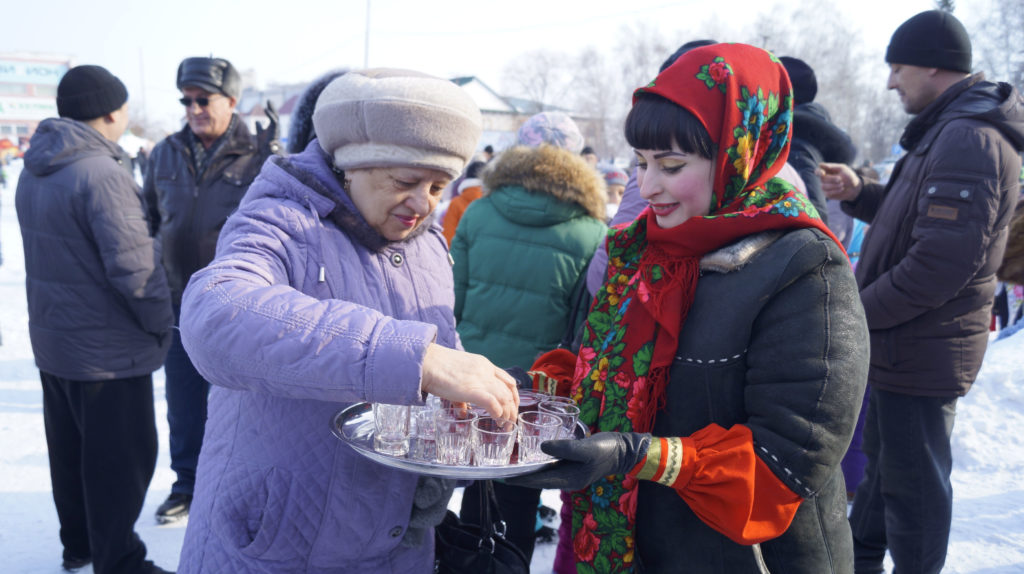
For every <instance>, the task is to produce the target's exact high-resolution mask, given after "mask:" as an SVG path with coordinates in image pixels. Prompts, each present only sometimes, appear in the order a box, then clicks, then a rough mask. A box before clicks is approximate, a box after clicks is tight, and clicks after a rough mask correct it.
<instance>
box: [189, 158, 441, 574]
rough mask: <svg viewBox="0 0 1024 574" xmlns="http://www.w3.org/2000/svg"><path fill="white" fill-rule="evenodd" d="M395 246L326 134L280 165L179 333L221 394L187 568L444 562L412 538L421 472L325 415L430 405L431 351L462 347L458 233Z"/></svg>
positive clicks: (193, 287) (230, 233)
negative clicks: (337, 430) (354, 190)
mask: <svg viewBox="0 0 1024 574" xmlns="http://www.w3.org/2000/svg"><path fill="white" fill-rule="evenodd" d="M423 225H424V227H422V228H421V229H422V232H418V233H416V234H414V235H413V236H411V237H410V238H408V239H406V240H405V241H402V242H398V243H387V242H386V241H384V240H383V238H381V237H380V236H379V235H378V234H376V232H374V231H373V230H372V229H371V228H370V227H369V226H368V225H367V223H366V222H365V221H364V220H363V219H362V217H361V216H359V214H358V212H357V211H356V208H355V206H354V205H353V204H352V202H351V200H350V199H349V198H348V196H347V195H346V194H345V192H344V191H343V190H342V188H341V186H340V184H339V181H338V178H337V177H336V176H335V174H334V173H333V172H332V171H331V168H330V166H329V164H328V161H327V157H326V155H325V154H324V153H323V152H322V151H321V149H320V147H319V143H318V142H317V141H314V142H313V143H311V144H310V145H309V147H307V148H306V151H304V152H302V153H300V154H297V155H294V156H291V157H289V158H287V159H284V158H274V159H273V160H272V161H268V162H267V163H266V164H265V165H264V166H263V169H262V171H261V173H260V175H259V176H258V177H257V178H256V180H255V181H254V182H253V184H252V186H251V187H250V188H249V191H248V192H247V193H246V195H245V197H244V198H243V200H242V202H241V204H240V205H239V208H238V211H237V212H236V213H235V214H233V215H232V216H231V217H230V218H229V219H228V221H227V223H226V224H225V226H224V229H223V230H222V232H221V235H220V240H219V242H218V246H217V256H216V258H215V259H214V261H213V262H212V263H211V264H210V265H208V266H207V267H205V268H204V269H201V270H199V271H198V272H196V273H195V274H194V275H193V277H192V279H191V281H190V282H189V285H188V287H187V288H186V290H185V294H184V298H183V300H182V315H181V328H182V341H183V343H184V345H185V349H186V350H187V351H188V353H189V356H190V357H191V358H192V361H193V362H194V363H195V365H196V367H197V368H198V369H199V371H200V372H201V373H202V374H203V376H204V377H206V378H207V380H209V381H210V382H211V383H213V385H214V387H213V389H212V391H211V393H210V403H209V417H208V421H207V423H206V435H205V437H204V439H203V450H202V453H201V454H200V458H199V471H198V477H197V482H196V494H195V499H194V501H193V504H192V508H191V512H190V516H189V525H188V530H187V532H186V534H185V543H184V548H183V550H182V556H181V563H180V565H179V570H178V572H181V573H197V572H209V573H221V572H246V573H256V572H268V573H269V572H309V573H314V572H315V573H326V572H380V573H389V572H394V573H405V572H431V571H432V569H433V539H432V537H431V536H426V537H425V541H424V542H423V543H422V544H419V545H415V546H412V547H410V546H408V545H406V544H400V543H401V541H402V539H403V537H404V534H405V531H406V529H407V527H408V524H409V518H410V512H411V511H412V506H413V493H414V491H415V489H416V484H417V476H416V475H414V474H410V473H407V472H402V471H398V470H394V469H391V468H388V467H385V466H382V465H379V464H377V463H374V462H371V461H369V460H367V459H365V458H363V457H362V456H361V455H359V454H358V453H356V452H355V451H354V450H352V449H351V448H349V447H348V446H346V445H345V444H343V443H342V442H341V441H339V440H338V439H336V438H335V437H334V436H333V435H332V434H331V432H330V430H329V427H328V423H329V422H330V420H331V416H332V415H333V414H334V413H335V412H337V411H338V410H340V409H342V408H344V407H346V406H348V405H350V404H352V403H353V402H357V401H375V402H385V403H395V404H422V400H423V399H422V397H421V392H420V378H421V367H422V361H423V356H424V354H425V352H426V348H427V346H428V345H429V344H430V343H432V342H437V343H438V344H441V345H445V346H447V347H457V346H458V340H457V336H456V334H455V319H454V316H453V314H452V306H453V304H454V294H453V287H452V272H451V267H450V264H449V262H448V253H447V248H446V243H445V240H444V237H442V235H441V231H440V228H439V227H437V226H427V224H423Z"/></svg>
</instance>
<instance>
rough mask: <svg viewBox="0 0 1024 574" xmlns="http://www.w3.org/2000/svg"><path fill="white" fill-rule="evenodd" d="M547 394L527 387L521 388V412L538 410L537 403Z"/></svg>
mask: <svg viewBox="0 0 1024 574" xmlns="http://www.w3.org/2000/svg"><path fill="white" fill-rule="evenodd" d="M545 396H546V395H543V394H541V393H538V392H536V391H531V390H527V389H519V412H520V413H529V412H532V411H535V410H537V405H539V404H540V402H541V400H542V399H544V397H545Z"/></svg>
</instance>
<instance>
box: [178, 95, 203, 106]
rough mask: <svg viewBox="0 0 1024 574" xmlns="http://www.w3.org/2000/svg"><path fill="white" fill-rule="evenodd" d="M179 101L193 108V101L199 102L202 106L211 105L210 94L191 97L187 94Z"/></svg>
mask: <svg viewBox="0 0 1024 574" xmlns="http://www.w3.org/2000/svg"><path fill="white" fill-rule="evenodd" d="M178 101H179V102H181V105H183V106H185V107H186V108H191V107H192V102H195V103H197V104H199V107H200V108H205V107H206V106H208V105H210V96H199V97H198V98H190V97H188V96H185V97H184V98H181V99H180V100H178Z"/></svg>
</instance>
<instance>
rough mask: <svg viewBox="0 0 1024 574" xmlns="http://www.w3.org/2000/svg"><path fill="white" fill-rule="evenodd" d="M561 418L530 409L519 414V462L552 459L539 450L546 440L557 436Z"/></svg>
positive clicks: (560, 426)
mask: <svg viewBox="0 0 1024 574" xmlns="http://www.w3.org/2000/svg"><path fill="white" fill-rule="evenodd" d="M561 428H562V419H560V418H558V417H557V416H555V415H553V414H551V413H542V412H540V411H530V412H525V413H522V414H520V415H519V449H518V450H519V462H525V463H530V462H542V461H545V460H552V459H551V457H550V456H548V455H546V454H544V452H543V451H541V450H540V445H541V443H542V442H544V441H546V440H552V439H554V438H557V437H558V433H559V432H560V430H561Z"/></svg>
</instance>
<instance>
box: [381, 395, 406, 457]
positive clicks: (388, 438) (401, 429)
mask: <svg viewBox="0 0 1024 574" xmlns="http://www.w3.org/2000/svg"><path fill="white" fill-rule="evenodd" d="M409 417H410V409H409V405H389V404H386V403H374V404H373V424H374V428H375V430H376V433H375V434H374V437H373V449H374V450H376V451H377V452H380V453H383V454H389V455H391V456H405V455H406V454H407V453H408V452H409Z"/></svg>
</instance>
